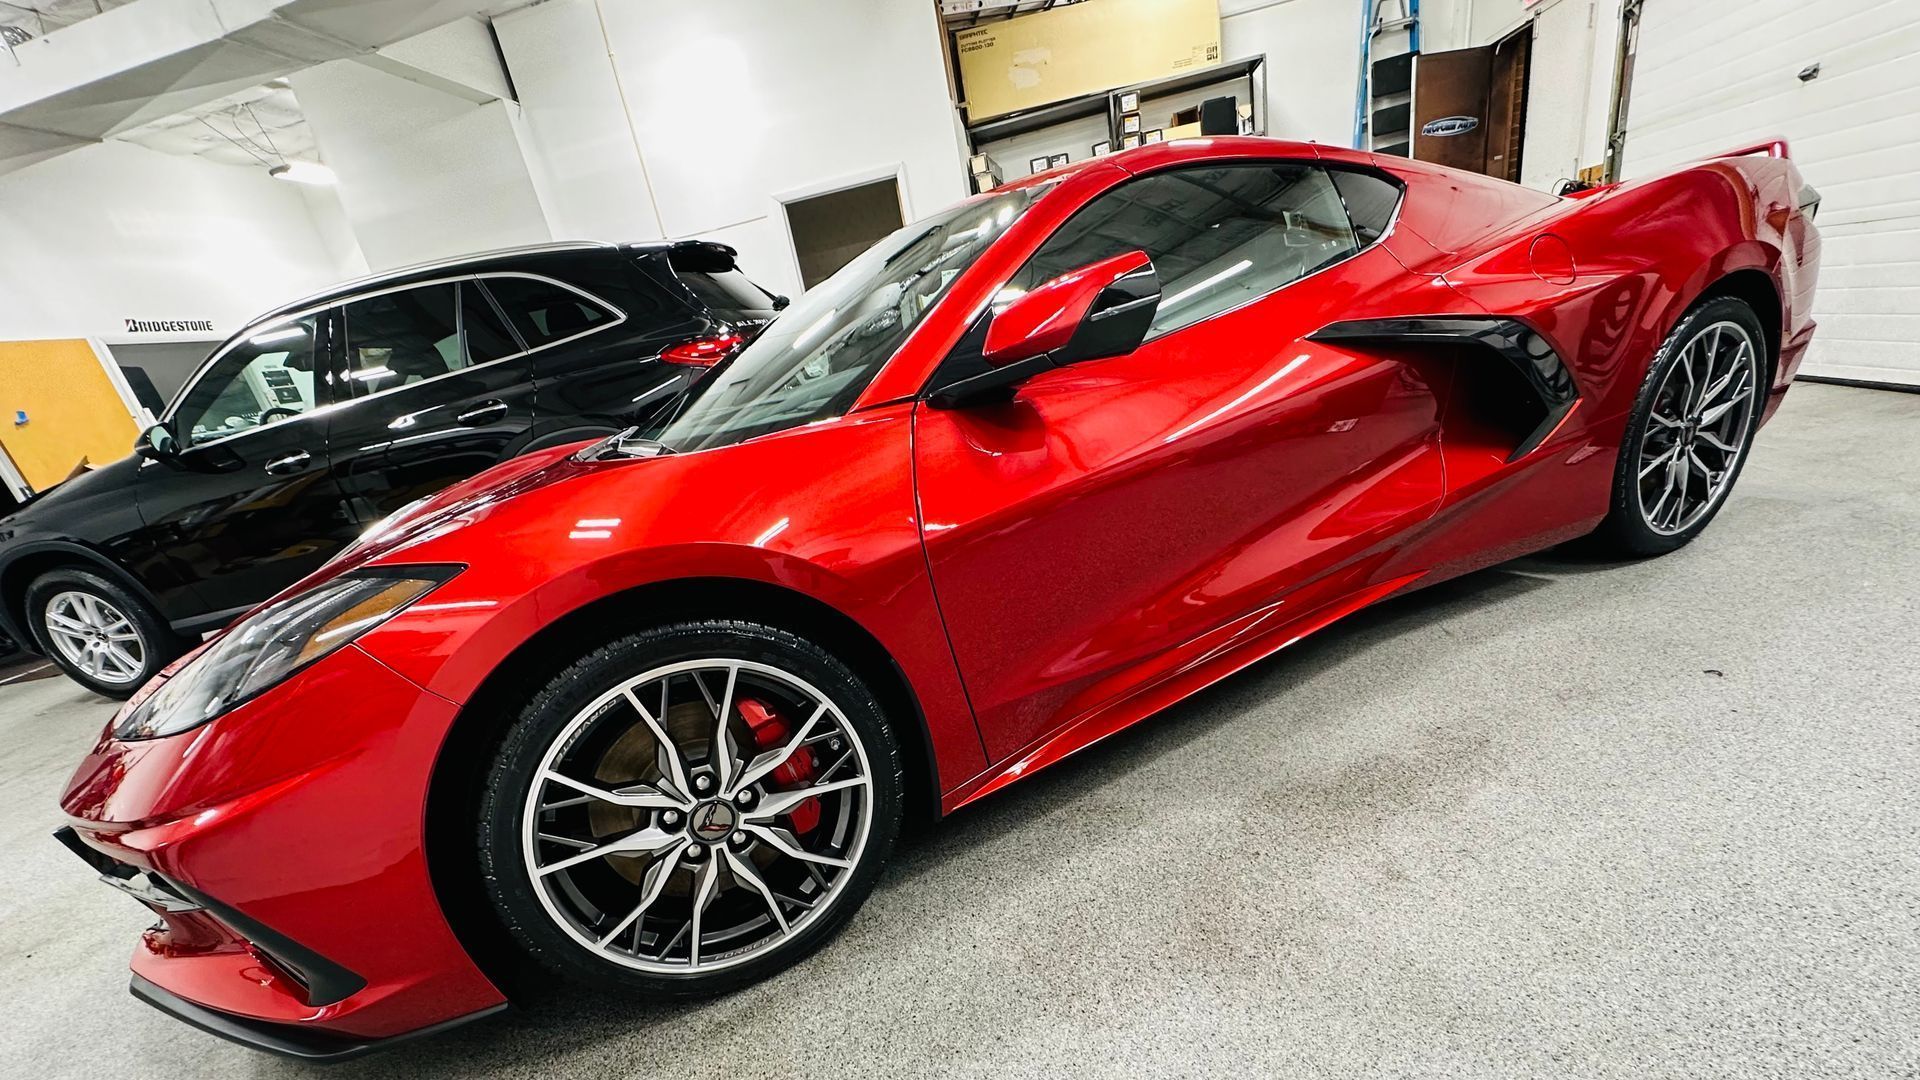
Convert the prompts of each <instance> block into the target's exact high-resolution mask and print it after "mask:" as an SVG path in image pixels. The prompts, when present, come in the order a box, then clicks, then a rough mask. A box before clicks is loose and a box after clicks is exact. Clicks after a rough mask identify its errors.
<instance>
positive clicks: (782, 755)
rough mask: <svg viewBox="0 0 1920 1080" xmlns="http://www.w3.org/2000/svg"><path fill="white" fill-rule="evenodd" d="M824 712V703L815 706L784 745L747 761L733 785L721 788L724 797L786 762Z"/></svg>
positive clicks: (756, 781) (804, 740)
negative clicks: (810, 714) (811, 713)
mask: <svg viewBox="0 0 1920 1080" xmlns="http://www.w3.org/2000/svg"><path fill="white" fill-rule="evenodd" d="M826 714H827V706H826V705H825V703H822V704H820V705H818V706H816V707H815V708H814V710H813V715H812V716H809V717H807V722H806V723H804V724H802V725H800V730H798V731H796V732H794V733H793V738H791V739H788V740H787V743H786V745H785V746H779V747H775V748H774V749H772V750H768V751H766V752H765V753H762V754H760V755H759V756H757V757H755V758H754V759H753V760H752V761H751V762H748V763H747V768H746V771H745V772H742V773H741V774H740V778H739V779H738V780H735V781H734V783H733V787H731V788H723V789H722V790H723V791H724V792H725V795H726V797H727V798H729V799H731V798H733V797H734V795H735V794H737V793H738V792H739V791H740V790H741V789H742V788H747V787H752V786H753V785H754V784H756V783H759V782H760V778H761V777H763V776H765V775H767V774H768V773H770V772H772V771H773V770H775V769H777V768H779V767H780V766H782V765H784V764H786V763H787V760H788V759H789V758H791V757H793V755H794V753H795V752H797V751H798V750H799V749H800V747H801V746H802V745H804V744H805V743H806V739H807V734H808V733H809V732H811V731H812V730H813V728H814V725H816V724H818V723H819V722H820V718H821V717H822V716H825V715H826Z"/></svg>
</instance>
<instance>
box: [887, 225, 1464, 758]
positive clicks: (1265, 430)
mask: <svg viewBox="0 0 1920 1080" xmlns="http://www.w3.org/2000/svg"><path fill="white" fill-rule="evenodd" d="M1400 276H1402V275H1401V270H1400V266H1399V264H1398V263H1397V262H1396V261H1394V259H1393V258H1392V256H1391V255H1389V254H1388V253H1387V252H1385V251H1384V250H1382V249H1379V248H1374V249H1371V250H1369V251H1366V252H1362V253H1361V254H1360V255H1358V256H1356V257H1354V258H1352V259H1350V260H1348V261H1347V262H1345V263H1342V264H1340V265H1339V266H1336V267H1334V268H1333V269H1331V270H1328V271H1325V272H1323V273H1319V274H1316V275H1313V276H1310V277H1307V278H1305V279H1303V280H1300V281H1297V282H1295V283H1294V284H1292V285H1291V286H1288V287H1286V288H1283V289H1281V290H1280V291H1278V292H1275V293H1272V294H1270V295H1268V296H1266V297H1264V298H1262V299H1259V300H1255V301H1254V302H1252V303H1250V304H1246V305H1244V306H1242V307H1239V308H1237V309H1234V310H1231V311H1228V312H1226V313H1224V314H1221V315H1217V316H1214V317H1212V318H1209V319H1206V320H1204V321H1201V322H1198V323H1196V324H1194V325H1192V326H1188V327H1186V328H1184V329H1178V330H1174V331H1172V332H1170V333H1167V334H1165V335H1164V336H1162V337H1159V338H1156V339H1154V340H1152V341H1149V342H1148V343H1147V344H1146V345H1144V346H1142V347H1141V348H1140V349H1139V350H1138V351H1136V352H1135V353H1133V354H1132V355H1129V356H1126V357H1121V358H1118V359H1114V360H1105V361H1097V362H1094V363H1089V364H1085V365H1080V366H1076V367H1071V368H1066V369H1061V370H1056V371H1052V372H1048V373H1046V374H1044V375H1041V376H1039V377H1037V378H1035V379H1033V380H1032V381H1031V382H1029V383H1028V384H1026V385H1025V386H1024V387H1023V388H1022V389H1021V391H1020V392H1019V394H1018V395H1017V396H1016V397H1015V399H1014V400H1013V401H1011V402H1009V403H1007V404H1003V405H990V406H980V407H975V408H971V409H962V410H955V411H941V410H935V409H931V408H929V407H926V406H924V405H923V406H922V407H921V408H920V409H919V410H918V411H917V413H916V420H915V423H916V428H915V460H916V470H917V476H918V479H919V487H920V498H921V509H922V515H923V520H924V522H925V530H926V538H927V540H926V546H927V554H928V559H929V563H930V565H931V568H932V573H933V579H934V585H935V589H936V591H937V595H938V597H939V601H940V605H941V610H942V612H943V614H944V615H945V618H946V621H947V626H948V630H949V634H950V636H951V640H952V643H953V647H954V651H955V654H956V656H957V658H958V660H959V663H960V668H961V672H962V674H963V676H964V677H965V679H966V682H967V690H968V693H969V695H970V697H971V699H972V702H973V705H974V708H975V711H976V713H977V715H978V716H979V719H980V726H981V732H982V735H983V737H984V738H985V740H986V744H987V749H988V753H989V756H990V757H991V758H992V759H993V760H996V761H998V760H1002V759H1004V758H1006V757H1008V756H1009V755H1011V754H1013V753H1015V752H1016V751H1018V750H1019V749H1021V748H1022V747H1024V746H1026V745H1028V744H1030V743H1032V742H1033V741H1034V740H1036V739H1038V738H1040V737H1042V736H1044V735H1046V734H1047V733H1048V732H1049V731H1051V730H1053V729H1054V728H1056V727H1058V726H1060V725H1062V724H1064V723H1067V722H1070V721H1072V720H1073V719H1075V718H1076V717H1078V716H1080V715H1083V714H1084V713H1086V712H1087V711H1089V710H1091V709H1094V708H1096V707H1098V706H1100V705H1102V704H1103V703H1106V702H1109V701H1111V700H1113V699H1115V698H1116V697H1119V696H1122V695H1125V694H1128V693H1131V692H1134V691H1137V690H1139V689H1140V688H1142V687H1143V686H1145V685H1147V684H1150V683H1151V682H1153V681H1154V680H1155V679H1157V678H1160V677H1162V676H1165V675H1167V674H1170V673H1171V672H1172V671H1174V670H1175V666H1176V665H1180V664H1185V663H1187V662H1189V661H1191V660H1192V659H1193V658H1192V657H1191V656H1188V655H1187V654H1188V653H1189V652H1191V650H1184V649H1183V648H1182V646H1185V645H1187V644H1189V643H1192V642H1195V641H1197V640H1199V639H1200V638H1201V637H1202V636H1203V635H1206V634H1208V633H1209V632H1214V631H1219V630H1221V628H1223V627H1227V626H1228V625H1229V624H1232V623H1235V622H1236V621H1239V620H1244V619H1246V618H1247V617H1248V616H1250V615H1253V614H1255V613H1258V612H1261V611H1262V610H1263V609H1267V608H1272V607H1273V606H1274V605H1276V604H1278V605H1281V606H1282V609H1284V605H1285V603H1286V602H1287V599H1288V598H1289V597H1290V596H1298V595H1299V594H1298V593H1297V592H1296V590H1299V589H1300V588H1301V587H1302V586H1303V585H1307V584H1309V583H1312V582H1314V581H1316V580H1320V579H1323V578H1325V577H1326V576H1327V575H1329V574H1330V573H1332V572H1334V571H1336V570H1338V569H1340V568H1343V567H1349V568H1350V567H1352V566H1354V564H1355V563H1356V562H1358V561H1359V560H1360V559H1362V558H1363V557H1364V556H1366V555H1368V554H1369V553H1374V552H1379V551H1381V550H1383V549H1385V548H1387V547H1389V546H1390V545H1391V544H1392V542H1393V540H1394V538H1395V536H1396V535H1398V534H1399V533H1401V532H1402V531H1403V530H1405V529H1406V528H1407V527H1408V526H1410V525H1412V524H1414V523H1417V522H1419V521H1422V520H1424V519H1425V518H1426V517H1428V516H1429V515H1431V514H1432V513H1433V511H1434V509H1435V508H1436V507H1437V506H1438V504H1439V500H1440V496H1441V493H1442V489H1443V486H1444V483H1443V476H1442V473H1441V469H1440V457H1439V423H1438V415H1439V406H1440V401H1439V395H1438V394H1437V393H1436V390H1435V388H1434V386H1433V385H1432V384H1431V376H1432V372H1431V371H1429V370H1428V369H1426V368H1424V367H1421V366H1416V365H1415V364H1412V363H1403V362H1400V361H1398V360H1394V359H1383V358H1380V357H1368V356H1360V355H1356V354H1351V353H1347V352H1343V351H1341V350H1339V349H1337V348H1330V347H1326V346H1322V345H1319V344H1316V343H1312V342H1307V341H1303V340H1302V339H1303V338H1304V337H1305V336H1306V335H1307V334H1309V333H1311V332H1313V331H1314V330H1316V329H1318V328H1319V327H1320V326H1321V325H1323V324H1324V323H1325V322H1327V321H1328V320H1329V317H1330V316H1329V314H1328V313H1331V312H1343V311H1350V310H1353V309H1355V308H1356V307H1366V306H1368V305H1367V303H1366V301H1365V300H1363V299H1362V298H1363V297H1366V296H1367V295H1368V294H1369V293H1371V292H1373V291H1375V290H1376V289H1377V288H1378V287H1379V286H1381V285H1384V284H1385V283H1387V282H1389V281H1391V280H1394V279H1396V278H1398V277H1400ZM1385 291H1386V292H1391V291H1392V290H1391V289H1388V290H1385ZM1292 614H1294V613H1293V612H1291V611H1284V610H1283V617H1291V615H1292ZM1299 614H1305V610H1302V611H1301V612H1299Z"/></svg>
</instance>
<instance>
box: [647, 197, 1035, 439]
mask: <svg viewBox="0 0 1920 1080" xmlns="http://www.w3.org/2000/svg"><path fill="white" fill-rule="evenodd" d="M1040 191H1041V189H1039V188H1022V189H1018V190H1014V191H1007V192H1002V193H1000V194H998V195H993V196H990V197H988V198H985V199H980V200H977V201H973V202H967V203H962V204H961V205H959V206H955V207H953V208H951V209H949V210H945V211H943V212H941V213H939V214H935V215H934V216H932V217H930V218H925V219H923V220H921V221H916V222H914V223H913V224H911V225H908V226H906V227H905V228H903V229H901V230H899V231H898V232H895V233H894V234H893V235H891V236H889V237H887V238H886V239H885V240H882V241H880V242H879V243H877V244H875V245H874V246H873V247H871V248H868V249H867V251H866V253H865V254H863V255H861V256H860V257H859V258H857V259H855V260H853V261H852V262H850V263H848V264H847V265H846V266H844V267H841V268H840V271H839V272H838V273H836V274H834V275H833V276H832V277H830V278H828V279H827V280H825V281H823V282H821V283H820V284H819V285H818V286H817V287H816V288H814V289H813V290H812V291H811V292H809V293H807V294H806V295H805V296H803V297H801V298H800V299H799V300H798V301H797V302H795V303H794V304H793V306H791V307H789V308H787V310H785V311H783V312H781V313H780V317H779V318H778V319H775V320H774V322H773V324H772V325H770V326H768V327H767V329H766V331H765V332H763V333H762V334H761V335H760V336H759V337H757V338H755V339H754V341H753V344H751V345H749V346H747V347H746V349H744V350H742V351H741V353H740V355H738V356H736V357H734V358H733V360H732V361H731V362H729V363H728V364H727V366H726V367H725V368H723V369H722V370H720V371H719V372H717V373H716V374H715V375H714V376H713V377H712V378H710V379H708V380H707V382H706V383H705V384H703V385H702V386H701V388H700V389H698V390H696V391H695V392H694V395H693V396H692V397H691V398H690V399H689V400H688V401H687V402H686V403H685V404H684V405H682V406H681V411H680V414H679V415H678V416H676V417H675V418H674V419H673V420H671V421H669V422H668V423H667V425H666V427H665V428H663V429H662V430H661V431H660V433H659V435H658V436H657V439H658V441H659V442H661V443H663V444H665V445H666V446H667V447H670V448H671V449H673V450H674V451H677V452H681V453H684V452H687V451H690V450H706V449H710V448H712V447H716V446H726V445H729V444H732V443H737V442H741V441H743V440H745V439H751V438H753V437H754V436H756V435H765V434H768V433H769V432H774V431H781V430H784V429H786V428H791V427H798V426H799V425H801V424H808V423H812V422H814V421H816V420H824V419H827V418H829V417H834V416H839V415H840V414H841V413H844V412H846V411H847V409H848V408H849V407H851V406H852V405H853V402H854V399H855V398H857V397H859V396H860V392H861V391H862V390H864V389H866V387H867V384H868V383H870V382H872V381H873V377H874V376H875V375H876V374H878V373H879V371H880V368H881V367H882V366H883V365H885V364H886V362H887V360H888V358H890V357H891V356H893V354H894V351H895V350H897V349H898V348H899V347H900V344H901V342H903V341H905V340H906V339H907V335H908V334H909V333H911V332H912V330H913V328H914V326H916V325H917V324H918V323H919V322H920V319H921V317H922V316H924V315H925V314H926V313H927V312H928V311H929V310H931V309H932V308H933V305H934V304H936V303H938V302H939V300H940V297H941V296H943V295H945V293H946V291H947V286H948V285H949V284H951V283H952V282H953V279H954V278H956V277H959V276H960V272H961V271H963V270H965V269H966V268H967V267H969V266H971V265H973V261H974V260H975V259H977V258H979V257H980V253H981V252H983V251H985V250H986V249H987V245H989V244H991V243H993V241H994V240H995V239H997V238H998V237H999V236H1000V234H1001V233H1003V232H1005V231H1006V229H1007V226H1008V225H1010V224H1012V223H1013V221H1014V219H1015V218H1017V217H1019V216H1020V214H1021V213H1022V212H1023V211H1025V210H1026V208H1027V207H1028V206H1029V205H1031V204H1032V203H1033V200H1034V199H1035V198H1037V197H1038V196H1039V194H1040Z"/></svg>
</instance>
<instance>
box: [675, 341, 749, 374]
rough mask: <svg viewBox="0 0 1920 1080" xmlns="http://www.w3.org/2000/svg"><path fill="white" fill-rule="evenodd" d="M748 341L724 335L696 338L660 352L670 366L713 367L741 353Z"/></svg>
mask: <svg viewBox="0 0 1920 1080" xmlns="http://www.w3.org/2000/svg"><path fill="white" fill-rule="evenodd" d="M746 343H747V339H746V338H744V337H741V336H740V335H739V334H722V335H720V336H718V337H703V338H694V339H693V340H692V341H683V342H681V343H680V344H678V345H670V346H668V347H667V348H665V349H662V350H660V359H662V360H665V361H666V362H667V363H669V364H685V365H687V366H688V367H712V366H713V365H715V364H717V363H719V362H720V361H722V360H725V359H726V358H727V357H729V356H732V355H733V354H734V353H736V352H739V351H740V346H742V345H745V344H746Z"/></svg>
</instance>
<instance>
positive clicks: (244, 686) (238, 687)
mask: <svg viewBox="0 0 1920 1080" xmlns="http://www.w3.org/2000/svg"><path fill="white" fill-rule="evenodd" d="M457 569H458V568H455V567H407V568H405V570H404V571H400V572H395V573H383V574H379V575H372V574H357V575H351V576H346V577H338V578H335V579H333V580H332V581H329V582H327V583H326V584H324V585H321V586H319V587H317V588H314V589H310V590H308V591H307V592H304V593H301V594H299V595H298V596H293V597H289V598H288V599H286V600H284V601H282V602H280V603H278V604H275V605H273V606H272V607H269V608H266V609H264V610H261V611H258V612H256V613H254V614H253V615H251V616H248V617H247V618H246V619H245V620H243V621H241V622H240V623H239V624H237V625H235V626H234V627H233V628H231V629H229V630H228V631H227V632H226V633H225V634H224V635H222V636H221V637H220V639H219V640H218V641H215V642H214V643H213V644H212V645H211V646H209V647H208V648H207V651H206V652H203V653H201V654H200V655H199V656H198V657H197V658H195V659H194V661H193V662H192V663H190V664H188V665H187V666H186V667H185V668H183V669H182V670H181V671H179V672H178V673H177V674H175V675H174V676H173V678H171V679H168V680H167V681H166V682H165V683H164V684H162V685H161V687H160V689H158V690H156V691H154V693H153V694H151V695H149V696H148V697H147V699H146V700H145V701H142V702H141V703H140V704H139V705H138V706H137V707H135V708H133V709H131V710H129V711H128V712H127V715H126V716H124V717H122V718H121V719H120V723H119V724H118V725H116V726H115V727H114V730H113V734H114V737H115V738H118V739H157V738H160V737H161V736H165V735H177V734H179V733H180V732H182V731H186V730H188V729H190V728H195V727H198V726H200V725H201V724H204V723H206V722H207V721H209V720H211V719H213V718H214V717H216V716H219V715H220V714H221V713H224V712H226V711H228V710H230V709H232V708H233V707H234V706H236V705H239V704H240V703H241V702H243V701H246V700H247V699H248V698H251V697H253V696H254V695H256V694H258V693H260V692H261V691H263V690H266V689H267V688H268V687H270V686H273V685H274V684H276V683H278V682H280V681H281V680H283V679H285V678H286V677H287V676H289V675H292V674H293V673H294V672H296V671H299V670H300V669H301V668H304V667H306V666H307V665H308V664H311V663H313V662H314V661H316V660H319V659H320V658H321V657H323V656H326V655H327V654H328V653H330V652H333V651H334V650H335V649H338V648H340V647H341V646H343V645H345V644H347V643H348V642H350V641H352V640H353V639H354V638H357V637H359V636H360V635H361V634H364V633H366V632H367V631H369V630H371V629H373V628H374V627H376V626H379V625H380V624H381V623H383V622H386V621H387V620H388V619H390V618H392V617H393V616H395V615H397V614H399V613H400V610H401V609H402V608H404V607H406V606H407V605H408V604H411V603H413V602H414V601H415V600H418V599H420V598H421V597H422V596H425V595H426V594H427V593H429V592H431V591H433V590H434V589H435V588H436V587H438V586H439V585H440V584H441V583H442V582H444V581H446V580H447V579H448V578H450V577H452V576H453V574H454V573H455V572H457Z"/></svg>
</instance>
